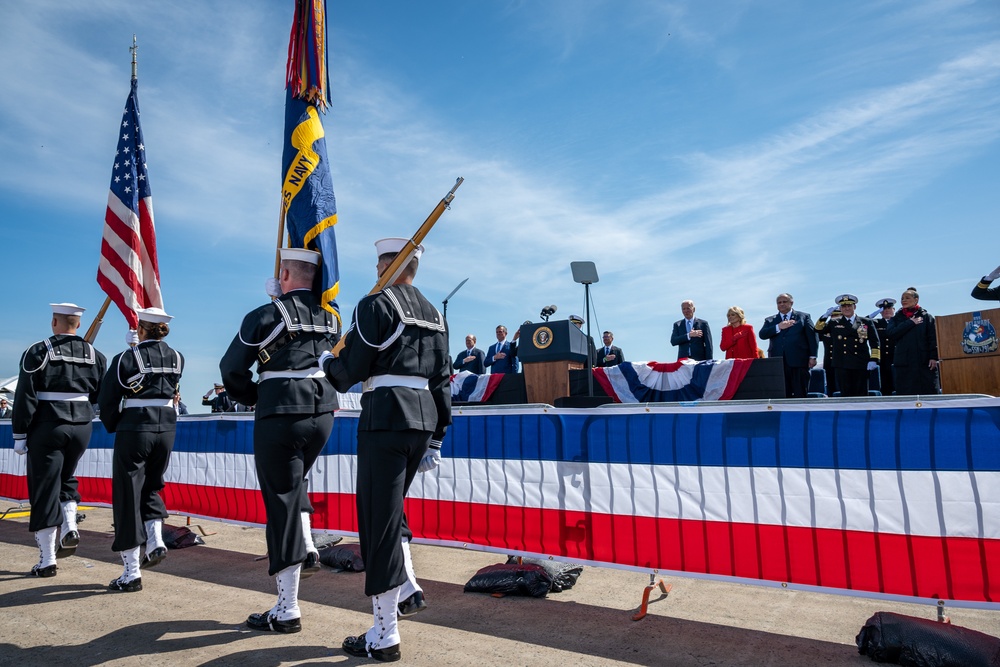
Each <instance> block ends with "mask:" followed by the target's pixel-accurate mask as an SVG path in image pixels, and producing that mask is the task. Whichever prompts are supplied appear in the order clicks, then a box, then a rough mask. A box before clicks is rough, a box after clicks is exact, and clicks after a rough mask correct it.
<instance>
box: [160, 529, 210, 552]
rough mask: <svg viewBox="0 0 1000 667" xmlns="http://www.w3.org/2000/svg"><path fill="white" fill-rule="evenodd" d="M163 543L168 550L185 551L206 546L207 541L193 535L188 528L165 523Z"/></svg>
mask: <svg viewBox="0 0 1000 667" xmlns="http://www.w3.org/2000/svg"><path fill="white" fill-rule="evenodd" d="M163 543H164V544H166V545H167V548H168V549H185V548H187V547H193V546H197V545H199V544H204V543H205V540H203V539H201V537H200V536H199V535H196V534H195V533H193V532H192V531H191V529H190V528H188V527H187V526H171V525H170V524H167V523H165V524H163Z"/></svg>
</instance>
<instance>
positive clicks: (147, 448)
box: [111, 429, 175, 551]
mask: <svg viewBox="0 0 1000 667" xmlns="http://www.w3.org/2000/svg"><path fill="white" fill-rule="evenodd" d="M174 434H175V431H174V430H173V429H171V430H169V431H159V432H157V431H118V432H116V433H115V452H114V459H113V460H112V464H111V498H112V510H113V512H112V514H113V516H114V519H115V540H114V542H112V543H111V549H112V550H113V551H125V550H127V549H134V548H135V547H137V546H139V545H141V544H143V543H145V542H146V539H147V537H148V536H147V535H146V525H145V522H146V521H149V520H151V519H166V518H167V516H168V513H167V506H166V505H165V504H164V503H163V499H162V498H160V491H162V490H163V475H164V473H165V472H166V471H167V465H168V464H169V463H170V452H172V451H173V449H174Z"/></svg>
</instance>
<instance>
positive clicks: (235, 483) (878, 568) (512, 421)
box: [0, 398, 1000, 608]
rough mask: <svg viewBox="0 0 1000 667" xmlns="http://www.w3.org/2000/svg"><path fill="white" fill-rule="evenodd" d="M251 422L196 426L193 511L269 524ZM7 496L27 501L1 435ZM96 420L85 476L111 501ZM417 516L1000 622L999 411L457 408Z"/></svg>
mask: <svg viewBox="0 0 1000 667" xmlns="http://www.w3.org/2000/svg"><path fill="white" fill-rule="evenodd" d="M252 419H253V416H252V415H248V416H247V417H240V416H231V417H230V416H227V417H221V418H217V417H214V418H208V417H206V418H197V417H195V418H188V419H182V420H181V421H180V423H179V424H178V433H177V441H176V445H175V449H174V454H173V457H172V459H171V466H170V470H169V473H168V480H169V481H168V485H167V488H166V489H165V491H164V497H165V499H166V502H167V504H168V506H169V507H170V509H171V511H172V512H173V513H176V514H181V515H190V516H204V517H210V518H218V519H223V520H227V521H234V522H243V523H250V524H263V523H264V521H265V515H264V508H263V505H262V504H261V501H260V496H259V493H258V486H257V479H256V474H255V472H254V463H253V444H252V443H253V421H252ZM0 424H2V425H0V466H2V467H0V496H2V497H5V498H9V499H15V500H21V499H24V498H26V497H27V487H26V482H25V478H24V458H23V457H19V456H16V455H15V454H14V453H13V451H12V449H11V448H12V444H13V443H12V439H11V434H10V426H9V422H5V423H0ZM356 429H357V413H356V412H349V411H341V412H339V413H338V414H337V418H336V419H335V420H334V430H333V434H332V435H331V437H330V441H329V442H328V444H327V446H326V448H325V449H324V451H323V454H322V456H320V458H319V460H318V461H317V463H316V465H315V467H314V469H313V470H312V472H311V474H310V479H309V484H310V492H311V494H310V495H311V498H312V502H313V505H314V507H315V510H316V514H315V515H314V518H313V526H314V527H315V528H325V529H329V530H332V531H336V532H341V533H347V534H352V533H353V534H356V532H357V522H356V515H355V513H356V510H355V500H354V477H355V462H356V457H355V447H356ZM112 446H113V439H112V437H111V436H109V435H108V434H106V433H105V432H104V430H103V428H102V427H101V425H100V424H99V423H97V422H95V424H94V436H93V439H92V442H91V445H90V448H89V449H88V451H87V453H86V454H85V456H84V458H83V459H82V460H81V462H80V466H79V468H78V478H79V480H80V491H81V494H82V495H83V496H84V501H85V502H90V503H104V504H108V503H110V501H111V451H112ZM443 451H444V460H443V463H442V465H441V467H440V468H439V469H438V470H436V471H434V472H432V473H428V474H423V475H421V474H418V475H417V478H416V480H415V482H414V484H413V487H412V488H411V490H410V494H409V497H408V499H407V503H406V511H407V517H408V520H409V524H410V527H411V528H412V529H413V532H414V534H415V536H416V538H417V539H418V540H420V541H424V542H429V543H433V544H442V545H451V546H461V547H466V548H475V549H482V550H488V551H495V552H499V553H517V554H525V555H538V556H551V557H554V558H559V559H565V560H571V561H576V562H585V563H592V564H598V565H605V566H612V567H623V568H628V569H635V570H640V571H646V572H657V573H660V574H666V573H669V572H677V573H683V574H685V575H687V576H697V577H708V578H721V579H728V580H737V581H742V582H747V583H758V584H760V583H763V584H769V585H780V586H789V587H798V588H807V589H813V588H821V589H824V590H829V591H831V592H847V593H850V594H854V595H870V596H877V597H889V598H897V597H899V598H908V599H912V598H917V599H919V600H926V601H935V602H936V601H937V600H946V601H949V603H954V604H960V605H966V606H977V607H989V608H997V607H998V604H997V602H998V600H1000V577H998V576H997V575H996V572H995V567H994V568H993V570H994V572H992V573H991V572H990V569H991V568H990V565H991V564H996V563H1000V399H992V398H969V399H947V400H933V399H925V400H921V399H914V400H910V399H904V400H895V401H888V400H887V401H879V400H874V401H869V400H865V401H859V402H853V403H852V402H849V401H836V400H824V401H790V402H786V401H776V402H770V403H768V402H763V403H748V404H741V403H727V404H721V403H697V404H691V405H681V404H663V405H646V406H615V407H605V408H598V409H592V410H570V409H566V410H558V409H553V408H549V407H546V406H521V407H518V408H511V407H508V408H489V407H472V408H461V409H456V411H455V415H454V426H453V427H452V428H451V429H450V431H449V433H448V437H447V439H446V441H445V443H444V450H443ZM991 575H992V576H991Z"/></svg>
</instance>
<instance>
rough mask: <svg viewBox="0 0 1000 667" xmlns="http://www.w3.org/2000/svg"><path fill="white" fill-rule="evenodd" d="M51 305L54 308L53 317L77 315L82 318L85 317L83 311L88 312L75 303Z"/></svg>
mask: <svg viewBox="0 0 1000 667" xmlns="http://www.w3.org/2000/svg"><path fill="white" fill-rule="evenodd" d="M49 305H50V306H51V307H52V314H53V315H76V316H77V317H80V316H81V315H83V311H85V310H87V309H86V308H83V307H82V306H78V305H76V304H75V303H50V304H49Z"/></svg>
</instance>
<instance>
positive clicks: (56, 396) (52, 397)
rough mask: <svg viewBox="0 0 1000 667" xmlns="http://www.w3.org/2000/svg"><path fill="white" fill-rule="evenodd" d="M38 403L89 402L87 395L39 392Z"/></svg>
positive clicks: (66, 392) (64, 392)
mask: <svg viewBox="0 0 1000 667" xmlns="http://www.w3.org/2000/svg"><path fill="white" fill-rule="evenodd" d="M38 400H40V401H87V402H89V401H90V395H89V394H71V393H70V392H68V391H40V392H38Z"/></svg>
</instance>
